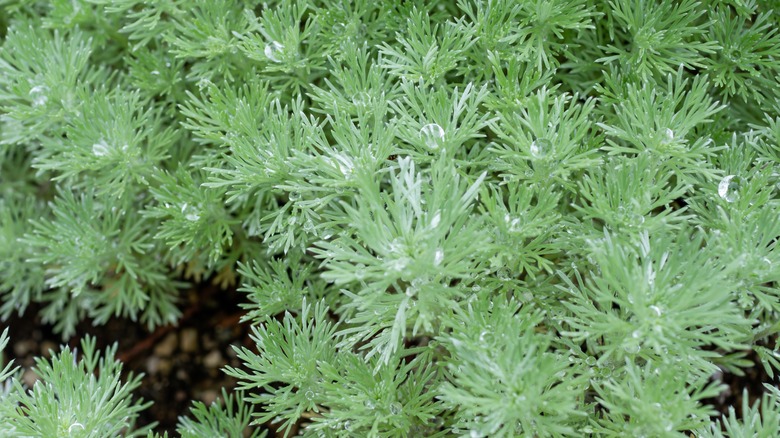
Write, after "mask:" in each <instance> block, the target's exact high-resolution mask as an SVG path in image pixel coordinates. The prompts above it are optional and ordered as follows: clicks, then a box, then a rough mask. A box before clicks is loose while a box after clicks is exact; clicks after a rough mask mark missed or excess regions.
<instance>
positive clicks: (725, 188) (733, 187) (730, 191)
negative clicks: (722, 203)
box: [718, 175, 740, 202]
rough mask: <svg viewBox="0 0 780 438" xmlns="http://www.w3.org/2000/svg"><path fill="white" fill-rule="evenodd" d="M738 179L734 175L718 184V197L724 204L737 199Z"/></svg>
mask: <svg viewBox="0 0 780 438" xmlns="http://www.w3.org/2000/svg"><path fill="white" fill-rule="evenodd" d="M739 189H740V178H739V177H738V176H736V175H728V176H726V177H725V178H723V179H722V180H721V181H720V184H718V195H719V196H720V197H721V198H723V199H725V200H726V202H734V201H736V200H737V198H738V197H739Z"/></svg>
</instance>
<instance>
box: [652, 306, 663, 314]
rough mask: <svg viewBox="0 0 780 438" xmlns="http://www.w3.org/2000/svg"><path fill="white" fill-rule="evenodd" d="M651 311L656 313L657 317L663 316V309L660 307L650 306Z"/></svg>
mask: <svg viewBox="0 0 780 438" xmlns="http://www.w3.org/2000/svg"><path fill="white" fill-rule="evenodd" d="M650 310H652V311H653V312H655V315H656V316H661V313H662V312H661V308H660V307H658V306H650Z"/></svg>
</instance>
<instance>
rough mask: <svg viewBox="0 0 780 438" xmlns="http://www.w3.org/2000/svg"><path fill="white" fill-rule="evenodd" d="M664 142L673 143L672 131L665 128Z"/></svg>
mask: <svg viewBox="0 0 780 438" xmlns="http://www.w3.org/2000/svg"><path fill="white" fill-rule="evenodd" d="M664 140H665V141H666V142H667V143H671V142H673V141H674V131H672V130H671V129H669V128H666V130H665V131H664Z"/></svg>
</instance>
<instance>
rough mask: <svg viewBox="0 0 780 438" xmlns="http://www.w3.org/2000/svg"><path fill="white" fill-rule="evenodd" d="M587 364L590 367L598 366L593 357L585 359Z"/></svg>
mask: <svg viewBox="0 0 780 438" xmlns="http://www.w3.org/2000/svg"><path fill="white" fill-rule="evenodd" d="M585 364H586V365H588V366H591V367H592V366H595V365H596V358H595V357H593V356H588V358H587V359H585Z"/></svg>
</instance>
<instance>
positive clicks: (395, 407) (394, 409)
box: [390, 402, 404, 415]
mask: <svg viewBox="0 0 780 438" xmlns="http://www.w3.org/2000/svg"><path fill="white" fill-rule="evenodd" d="M403 409H404V408H403V406H401V403H398V402H395V403H391V404H390V413H391V414H393V415H398V414H400V413H401V411H402V410H403Z"/></svg>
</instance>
